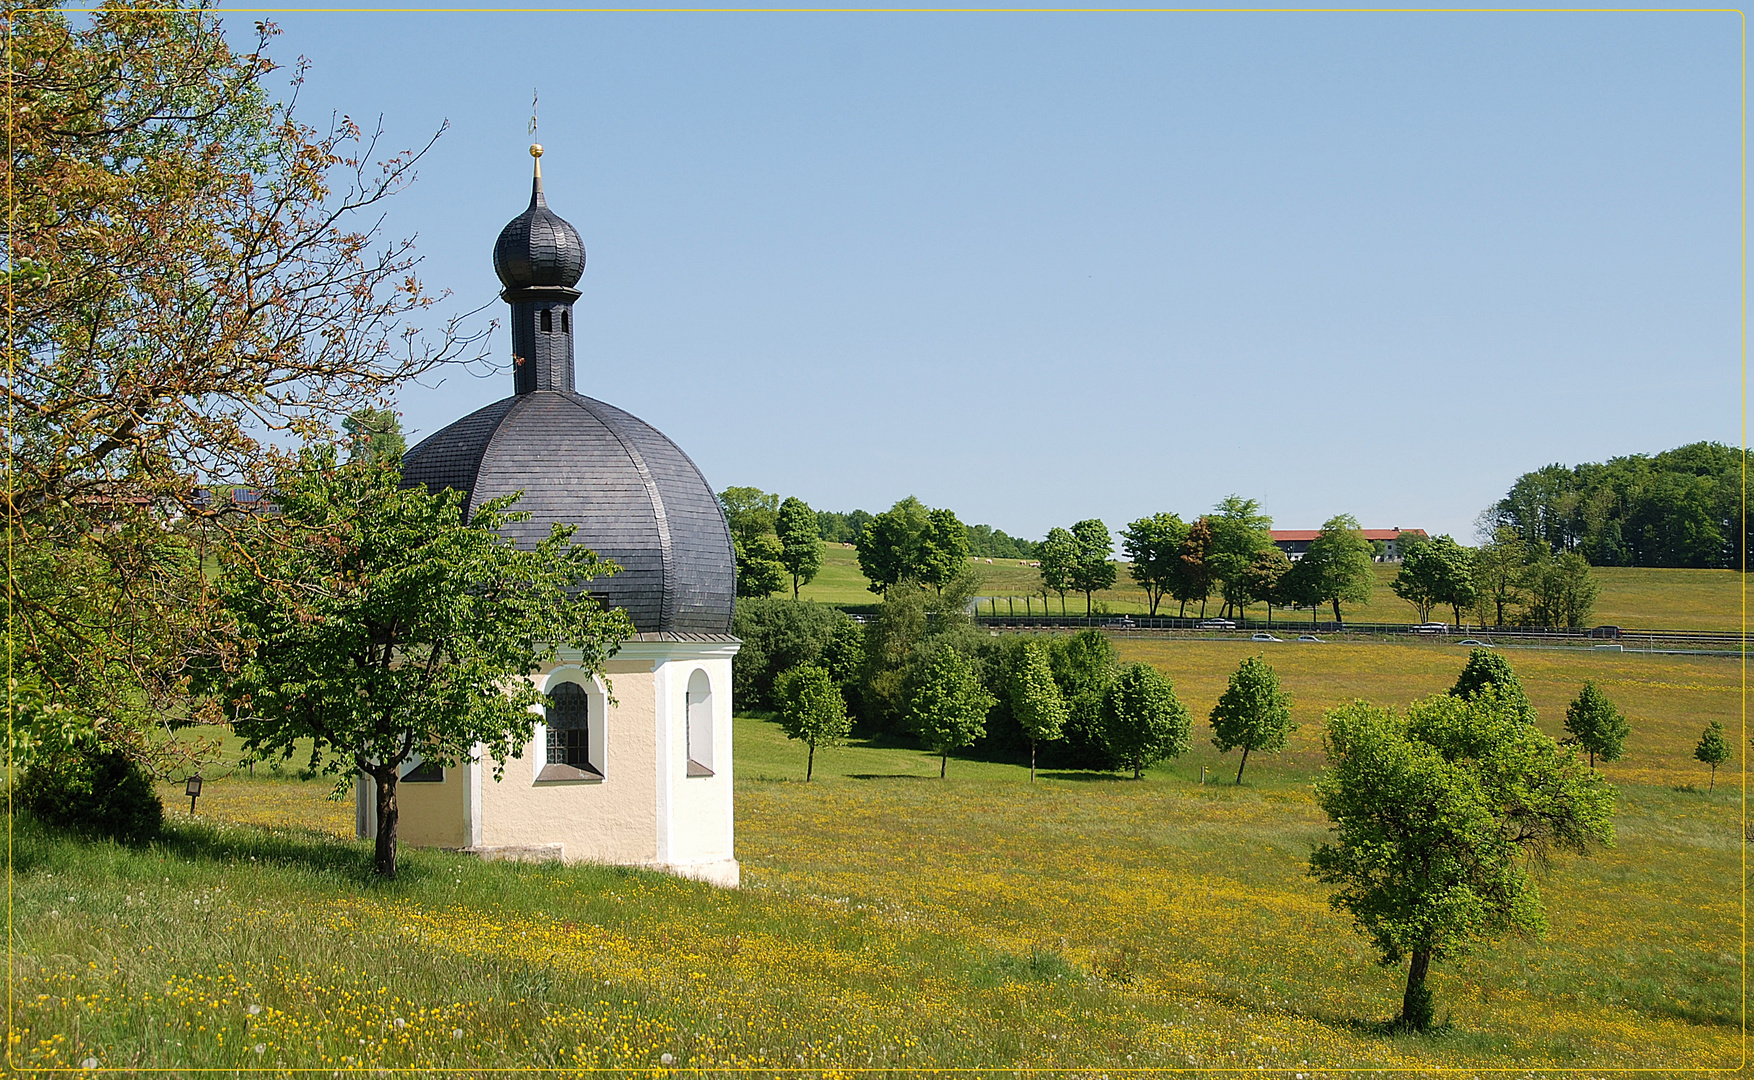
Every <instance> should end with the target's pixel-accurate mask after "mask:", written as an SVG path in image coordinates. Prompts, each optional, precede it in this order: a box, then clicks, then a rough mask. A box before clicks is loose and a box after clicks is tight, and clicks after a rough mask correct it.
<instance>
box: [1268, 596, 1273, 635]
mask: <svg viewBox="0 0 1754 1080" xmlns="http://www.w3.org/2000/svg"><path fill="white" fill-rule="evenodd" d="M1267 629H1268V630H1271V629H1273V601H1271V600H1269V601H1267Z"/></svg>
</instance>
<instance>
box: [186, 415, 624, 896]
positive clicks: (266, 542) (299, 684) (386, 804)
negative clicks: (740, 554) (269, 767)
mask: <svg viewBox="0 0 1754 1080" xmlns="http://www.w3.org/2000/svg"><path fill="white" fill-rule="evenodd" d="M275 491H276V495H277V497H278V500H279V503H280V513H279V514H278V515H266V514H263V515H257V516H255V517H253V518H251V519H249V520H248V521H247V522H246V523H245V526H244V528H245V529H247V531H248V536H247V537H246V544H245V545H244V547H243V549H242V550H241V551H240V552H239V553H236V554H228V555H227V556H226V557H225V559H224V560H223V561H222V566H221V571H220V576H219V581H218V588H219V591H220V594H221V595H222V596H223V597H224V599H225V603H226V605H227V607H228V608H229V609H230V610H231V612H232V613H233V616H234V617H235V618H236V620H237V623H238V626H239V628H240V629H241V631H242V633H243V638H244V641H245V644H246V649H245V651H244V652H243V654H242V655H241V656H239V657H238V658H237V659H236V660H235V662H231V663H227V664H223V665H217V664H216V665H212V666H209V667H207V668H205V669H203V671H202V672H201V675H202V681H201V686H202V687H203V688H204V689H207V690H209V691H211V692H212V693H213V694H215V695H216V696H217V697H218V698H219V700H220V701H221V703H222V705H223V707H224V709H225V711H226V712H227V714H228V715H230V716H231V718H232V724H233V727H234V728H235V730H236V731H237V733H238V734H239V735H241V736H242V737H243V739H244V751H245V753H246V755H248V756H250V757H252V758H257V759H260V758H263V757H271V756H279V757H282V758H290V757H291V756H292V754H293V750H294V746H295V744H297V743H299V742H300V741H301V740H311V743H312V745H311V751H310V759H309V762H308V763H307V765H306V766H305V773H306V775H308V776H311V775H317V774H326V775H340V776H341V780H340V781H339V783H338V785H337V786H338V788H341V787H345V785H346V784H347V783H348V782H349V779H348V778H349V777H350V776H351V774H353V773H354V772H355V771H357V772H362V773H365V774H366V775H368V776H370V777H371V778H372V779H373V780H374V781H376V784H377V824H378V833H377V851H376V855H375V858H374V863H375V867H376V870H377V873H379V874H380V875H382V876H384V877H386V878H394V877H395V876H396V819H397V808H396V786H397V779H398V777H399V774H400V770H401V768H402V766H403V765H404V764H405V763H407V762H408V761H409V760H410V759H411V758H412V757H414V756H415V755H418V756H419V757H420V758H421V759H422V760H423V761H426V762H430V763H433V764H436V765H440V766H448V765H453V764H455V763H457V762H460V761H467V760H469V759H471V757H472V756H473V755H474V753H475V748H476V747H477V746H478V745H479V746H485V747H486V749H487V752H488V754H489V755H490V756H491V757H492V758H493V760H494V762H495V769H494V774H495V777H496V778H497V777H498V776H499V775H500V774H501V773H502V772H503V770H504V767H505V761H506V758H507V757H508V756H510V755H513V754H516V753H519V752H521V751H522V748H523V747H524V745H525V744H526V743H528V742H529V740H530V738H531V736H532V732H533V724H534V721H535V716H534V715H533V714H532V712H531V707H532V706H535V705H537V704H540V703H541V702H542V701H543V700H544V699H543V697H542V695H540V694H538V693H537V691H536V688H535V685H534V684H533V683H532V682H531V681H530V679H529V676H530V675H532V674H534V673H535V672H536V671H537V669H538V668H539V667H540V666H541V665H542V664H544V663H546V662H548V661H549V660H552V659H553V657H554V656H555V655H556V652H557V649H558V648H559V647H561V646H567V647H569V648H570V649H574V650H577V652H578V656H579V659H578V661H577V663H579V665H580V666H581V667H583V668H584V669H585V670H586V671H591V672H600V671H601V670H602V668H603V661H604V658H605V657H606V656H607V655H608V653H609V651H611V650H612V649H613V648H614V647H615V646H616V645H617V644H618V643H619V642H620V641H621V640H622V639H624V638H626V637H627V636H628V635H630V634H631V633H632V632H633V625H632V623H631V622H630V621H629V620H628V617H627V613H626V612H624V611H620V610H614V611H603V610H602V609H601V608H599V607H598V605H597V603H596V602H595V601H594V600H592V599H591V596H590V594H589V593H588V592H583V591H581V587H582V586H584V585H585V583H586V582H588V581H589V580H590V579H592V578H594V577H597V576H599V575H602V574H604V573H608V572H613V570H614V566H613V564H610V563H605V562H603V561H602V560H599V559H598V558H597V557H596V555H594V554H592V553H591V552H590V551H588V550H586V549H585V548H583V547H578V546H575V545H573V544H572V543H571V535H572V530H571V529H570V528H569V527H566V526H562V525H558V524H556V525H555V526H554V528H553V530H552V531H551V532H550V534H549V536H548V538H547V539H545V540H543V541H542V542H541V543H539V544H537V545H536V547H535V548H534V549H532V550H527V551H526V550H520V549H519V548H517V547H515V546H513V545H512V543H511V541H509V540H507V539H506V538H505V537H503V536H502V535H500V534H499V533H498V532H497V531H495V530H497V529H499V528H500V527H501V526H503V525H505V524H507V523H509V522H513V521H517V520H521V519H523V518H525V517H527V516H528V515H527V514H519V513H516V512H514V511H512V510H511V509H510V507H511V506H512V504H513V503H514V501H515V496H507V497H504V498H500V499H494V500H490V501H488V502H487V503H485V504H483V505H482V506H481V508H480V509H478V510H477V511H476V513H475V517H474V519H473V520H472V521H470V522H467V523H465V522H464V521H463V520H462V516H461V496H460V495H459V493H458V492H456V491H453V490H450V489H445V490H441V491H438V492H429V491H427V489H426V488H425V487H424V486H421V485H415V486H413V487H408V488H404V487H402V486H401V485H400V474H399V470H398V469H396V468H395V467H394V466H393V465H389V464H386V463H366V462H350V463H348V464H345V465H337V464H336V463H335V455H334V453H333V451H331V450H327V449H319V450H316V451H311V452H308V453H307V454H306V455H305V457H304V458H303V460H302V461H301V462H300V463H299V464H298V466H296V467H294V468H291V469H289V470H288V471H287V472H286V473H284V474H283V475H282V477H281V479H280V481H279V483H277V484H276V488H275Z"/></svg>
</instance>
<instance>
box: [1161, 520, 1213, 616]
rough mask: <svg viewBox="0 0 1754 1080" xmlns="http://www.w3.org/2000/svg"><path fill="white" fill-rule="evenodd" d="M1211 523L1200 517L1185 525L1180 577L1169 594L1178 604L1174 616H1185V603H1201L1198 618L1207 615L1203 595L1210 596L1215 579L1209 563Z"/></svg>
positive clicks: (1211, 540)
mask: <svg viewBox="0 0 1754 1080" xmlns="http://www.w3.org/2000/svg"><path fill="white" fill-rule="evenodd" d="M1214 542H1215V540H1214V536H1213V532H1212V522H1211V521H1210V520H1209V519H1207V518H1204V517H1202V518H1200V519H1199V520H1198V521H1195V522H1194V523H1193V524H1192V525H1190V526H1188V536H1187V539H1186V540H1183V541H1182V549H1181V576H1180V578H1179V579H1178V580H1176V581H1175V582H1173V583H1172V584H1171V585H1170V589H1169V595H1171V596H1173V597H1175V599H1176V600H1177V601H1178V602H1179V603H1180V604H1181V610H1180V613H1179V614H1178V615H1177V618H1182V617H1185V616H1186V615H1187V613H1188V604H1189V603H1191V602H1193V601H1195V600H1198V601H1199V602H1200V618H1202V619H1203V618H1205V617H1206V598H1207V597H1209V596H1211V595H1212V586H1213V585H1214V584H1215V583H1216V582H1217V580H1218V578H1217V571H1216V570H1215V569H1214V568H1213V565H1212V552H1213V544H1214Z"/></svg>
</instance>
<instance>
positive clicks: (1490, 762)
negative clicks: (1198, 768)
mask: <svg viewBox="0 0 1754 1080" xmlns="http://www.w3.org/2000/svg"><path fill="white" fill-rule="evenodd" d="M1323 744H1324V746H1325V747H1326V749H1327V753H1328V764H1329V767H1328V769H1327V770H1326V771H1325V772H1324V773H1323V774H1322V776H1321V778H1320V779H1319V780H1318V781H1317V782H1316V801H1317V803H1318V804H1319V805H1320V806H1321V807H1322V809H1323V810H1325V811H1327V814H1328V816H1329V818H1331V819H1332V820H1333V823H1334V824H1333V831H1334V834H1335V841H1334V842H1333V843H1331V844H1322V845H1320V846H1319V847H1317V848H1316V850H1315V852H1314V853H1313V854H1312V855H1311V856H1310V866H1309V872H1310V874H1311V875H1312V876H1313V877H1315V878H1317V879H1318V880H1320V881H1323V882H1325V883H1327V884H1330V885H1335V886H1338V887H1339V889H1338V891H1337V892H1335V893H1334V894H1333V895H1332V896H1331V897H1330V898H1329V903H1330V904H1331V905H1332V906H1333V908H1334V909H1335V910H1336V911H1340V912H1344V913H1346V914H1348V915H1350V916H1352V919H1353V922H1354V924H1355V925H1356V926H1357V927H1358V929H1359V930H1360V931H1361V932H1362V933H1364V934H1365V935H1367V936H1368V937H1370V939H1371V940H1372V942H1374V943H1375V945H1376V948H1377V950H1378V952H1379V953H1380V954H1381V957H1382V963H1383V964H1384V965H1389V964H1398V963H1400V962H1402V961H1403V960H1405V961H1407V989H1406V993H1405V995H1404V996H1403V998H1402V1002H1401V1015H1400V1022H1401V1024H1402V1025H1404V1026H1406V1027H1409V1028H1412V1029H1415V1030H1423V1029H1425V1028H1427V1027H1429V1026H1430V1024H1431V1021H1432V1016H1433V1008H1432V998H1431V990H1430V988H1429V987H1427V986H1426V984H1425V979H1426V976H1427V974H1428V972H1429V971H1430V968H1431V964H1432V963H1433V962H1434V961H1440V960H1446V959H1449V958H1451V957H1457V956H1462V955H1464V954H1466V952H1467V951H1468V950H1469V949H1470V948H1471V947H1472V946H1473V945H1474V944H1475V943H1476V942H1478V941H1482V940H1487V941H1489V940H1491V939H1493V938H1495V937H1498V936H1499V935H1502V934H1504V933H1505V932H1507V931H1508V932H1517V933H1525V934H1539V933H1542V932H1544V931H1545V929H1546V917H1545V914H1544V913H1543V911H1542V909H1541V900H1540V893H1539V891H1538V890H1537V889H1536V887H1535V883H1534V882H1533V881H1532V880H1531V879H1530V877H1529V873H1528V869H1527V864H1528V862H1529V861H1530V860H1531V859H1533V860H1534V861H1536V862H1537V863H1538V864H1541V865H1545V864H1546V863H1547V861H1548V859H1549V858H1550V856H1551V854H1552V853H1553V852H1555V851H1571V852H1576V853H1578V854H1583V853H1586V852H1587V851H1588V850H1589V849H1590V848H1591V847H1592V846H1594V845H1609V844H1612V843H1613V839H1614V832H1613V823H1612V818H1613V811H1614V801H1613V800H1614V796H1613V790H1612V789H1611V788H1610V787H1609V786H1608V785H1607V783H1606V782H1604V781H1603V780H1602V779H1601V777H1600V775H1599V774H1596V773H1593V772H1590V771H1588V770H1585V769H1580V768H1578V766H1579V765H1581V764H1582V762H1580V761H1579V760H1578V759H1577V757H1576V755H1575V754H1572V753H1569V752H1565V751H1562V750H1560V748H1559V747H1558V746H1557V745H1556V744H1555V743H1554V742H1553V740H1552V739H1550V738H1548V737H1547V736H1546V735H1543V734H1542V733H1541V732H1540V731H1539V730H1538V729H1536V728H1535V727H1533V726H1532V725H1530V724H1526V723H1524V722H1522V718H1521V716H1520V715H1519V713H1518V711H1517V710H1516V709H1515V708H1505V707H1504V703H1503V702H1502V701H1501V700H1500V699H1499V697H1498V696H1497V694H1496V693H1493V692H1488V693H1483V694H1481V695H1478V696H1476V697H1475V698H1473V699H1472V700H1463V699H1460V698H1453V697H1448V696H1442V695H1439V696H1435V697H1431V698H1427V699H1425V700H1424V701H1420V702H1415V703H1414V704H1413V705H1412V706H1411V707H1410V708H1409V709H1408V710H1407V713H1406V715H1405V716H1396V715H1395V714H1394V713H1393V712H1392V711H1390V710H1387V709H1380V708H1377V707H1375V706H1372V705H1369V704H1366V703H1364V702H1354V703H1353V704H1350V705H1344V706H1341V707H1340V708H1338V709H1334V710H1333V711H1331V712H1329V713H1328V714H1327V732H1326V734H1325V735H1324V736H1323Z"/></svg>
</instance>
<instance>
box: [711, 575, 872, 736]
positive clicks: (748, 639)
mask: <svg viewBox="0 0 1754 1080" xmlns="http://www.w3.org/2000/svg"><path fill="white" fill-rule="evenodd" d="M847 626H851V627H853V628H854V630H855V631H856V630H857V629H858V624H857V623H855V622H853V620H852V618H851V617H850V616H848V615H847V614H846V613H845V612H843V611H841V610H840V609H838V608H833V607H829V606H828V605H826V604H815V603H810V602H804V603H794V602H792V601H790V600H782V599H768V598H756V599H749V600H742V601H739V602H738V604H737V609H736V611H735V612H734V613H733V614H732V616H731V632H732V633H733V634H735V635H736V636H737V637H739V638H741V639H742V641H743V647H742V648H740V649H739V650H737V656H736V658H735V659H733V660H732V661H731V694H732V697H733V698H734V699H735V700H736V702H737V704H738V705H741V706H744V707H746V708H752V709H775V708H778V707H779V698H778V696H777V695H776V694H775V692H774V687H775V684H776V683H777V682H778V680H779V677H780V675H781V674H783V673H784V672H787V671H790V670H791V669H792V668H796V667H803V666H804V665H806V664H817V665H821V666H828V661H827V659H825V656H826V653H827V652H828V649H829V646H830V643H831V642H832V641H833V640H834V638H835V635H836V634H837V633H839V632H840V631H841V629H842V628H843V627H847Z"/></svg>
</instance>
